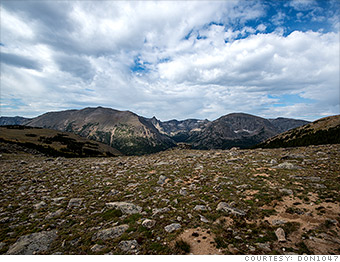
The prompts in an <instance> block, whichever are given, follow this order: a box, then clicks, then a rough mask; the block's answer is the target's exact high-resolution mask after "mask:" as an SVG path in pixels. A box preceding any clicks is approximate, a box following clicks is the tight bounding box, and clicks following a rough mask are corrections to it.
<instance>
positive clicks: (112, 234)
mask: <svg viewBox="0 0 340 262" xmlns="http://www.w3.org/2000/svg"><path fill="white" fill-rule="evenodd" d="M128 228H129V226H128V225H120V226H116V227H111V228H107V229H102V230H99V231H98V232H96V233H95V234H94V235H93V237H92V241H95V240H108V239H114V238H117V237H120V236H121V235H123V233H124V232H125V231H126V230H127V229H128Z"/></svg>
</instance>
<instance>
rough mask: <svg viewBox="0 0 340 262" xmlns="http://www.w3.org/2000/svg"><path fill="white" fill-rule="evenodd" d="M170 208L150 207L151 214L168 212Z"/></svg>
mask: <svg viewBox="0 0 340 262" xmlns="http://www.w3.org/2000/svg"><path fill="white" fill-rule="evenodd" d="M169 211H170V208H168V207H163V208H154V209H152V214H153V216H155V215H156V214H158V213H164V212H169Z"/></svg>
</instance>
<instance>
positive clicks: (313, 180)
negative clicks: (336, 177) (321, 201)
mask: <svg viewBox="0 0 340 262" xmlns="http://www.w3.org/2000/svg"><path fill="white" fill-rule="evenodd" d="M290 178H294V179H299V180H309V181H311V182H319V181H320V180H321V178H320V177H318V176H307V177H304V176H290Z"/></svg>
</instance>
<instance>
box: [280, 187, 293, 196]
mask: <svg viewBox="0 0 340 262" xmlns="http://www.w3.org/2000/svg"><path fill="white" fill-rule="evenodd" d="M279 191H280V192H281V193H284V194H287V195H293V190H291V189H287V188H280V189H279Z"/></svg>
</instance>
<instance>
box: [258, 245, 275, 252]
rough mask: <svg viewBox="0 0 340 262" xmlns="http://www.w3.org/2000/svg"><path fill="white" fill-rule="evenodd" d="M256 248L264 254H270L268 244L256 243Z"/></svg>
mask: <svg viewBox="0 0 340 262" xmlns="http://www.w3.org/2000/svg"><path fill="white" fill-rule="evenodd" d="M256 245H257V247H258V248H259V249H261V250H262V251H265V252H271V251H272V250H271V248H270V244H269V243H256Z"/></svg>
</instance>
